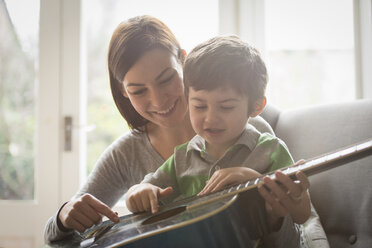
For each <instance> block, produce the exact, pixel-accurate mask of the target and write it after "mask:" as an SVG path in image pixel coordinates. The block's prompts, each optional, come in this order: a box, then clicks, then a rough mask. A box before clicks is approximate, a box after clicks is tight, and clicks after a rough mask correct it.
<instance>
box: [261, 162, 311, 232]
mask: <svg viewBox="0 0 372 248" xmlns="http://www.w3.org/2000/svg"><path fill="white" fill-rule="evenodd" d="M298 164H299V163H296V165H298ZM275 177H276V181H277V182H276V181H275V180H272V179H271V178H270V177H269V176H266V177H264V184H263V185H260V186H259V187H258V191H259V192H260V194H261V196H262V197H263V198H264V199H265V201H266V206H267V210H268V213H269V219H270V221H271V224H272V226H277V225H278V222H280V220H281V217H284V216H286V215H287V214H290V215H291V216H292V219H293V221H294V222H295V223H297V224H303V223H304V222H305V221H306V220H307V219H308V218H309V216H310V208H311V206H310V196H309V193H308V191H307V190H308V189H309V186H310V182H309V180H308V179H307V177H306V175H305V174H304V173H303V172H302V171H299V172H297V173H296V177H297V179H298V181H293V180H292V179H291V178H290V177H289V176H287V175H285V174H284V173H282V172H281V171H277V172H275ZM278 182H280V184H279V183H278Z"/></svg>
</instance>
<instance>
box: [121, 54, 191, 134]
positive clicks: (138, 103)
mask: <svg viewBox="0 0 372 248" xmlns="http://www.w3.org/2000/svg"><path fill="white" fill-rule="evenodd" d="M182 79H183V77H182V65H181V64H180V63H179V62H178V61H177V59H176V57H175V56H174V55H173V54H172V53H170V52H169V51H167V50H165V49H160V48H159V49H153V50H150V51H148V52H146V53H145V54H144V55H143V56H142V57H141V58H140V59H139V60H138V61H137V62H136V63H135V64H134V65H133V66H132V67H131V68H130V69H129V71H128V72H127V74H126V75H125V77H124V81H123V86H124V87H123V89H124V90H123V95H124V97H127V98H129V100H130V101H131V103H132V105H133V107H134V108H135V109H136V111H137V112H138V113H139V114H140V115H141V116H142V117H144V118H145V119H147V120H149V121H150V122H152V123H154V124H155V125H159V126H165V127H174V126H176V125H177V124H179V123H180V122H182V121H184V119H185V116H186V114H187V103H186V99H185V96H184V86H183V81H182Z"/></svg>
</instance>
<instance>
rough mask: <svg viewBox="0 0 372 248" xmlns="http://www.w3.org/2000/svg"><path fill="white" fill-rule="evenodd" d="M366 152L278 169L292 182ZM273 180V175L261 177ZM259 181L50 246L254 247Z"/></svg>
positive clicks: (262, 214)
mask: <svg viewBox="0 0 372 248" xmlns="http://www.w3.org/2000/svg"><path fill="white" fill-rule="evenodd" d="M371 154H372V139H371V140H368V141H365V142H362V143H359V144H356V145H352V146H349V147H346V148H342V149H340V150H338V151H334V152H331V153H328V154H325V155H322V156H319V157H316V158H313V159H311V160H308V161H307V162H305V163H303V164H301V165H298V166H289V167H286V168H283V169H281V170H282V171H283V173H285V174H287V175H289V176H290V177H291V178H293V179H294V178H295V173H296V172H297V171H299V170H301V171H303V172H304V173H305V174H306V175H307V176H311V175H313V174H316V173H319V172H321V171H325V170H329V169H331V168H334V167H337V166H340V165H343V164H347V163H349V162H351V161H354V160H357V159H360V158H363V157H366V156H369V155H371ZM266 175H268V176H270V177H272V178H274V179H275V176H274V173H268V174H266ZM262 183H263V177H260V178H257V179H256V180H253V181H248V182H246V183H243V184H239V185H235V186H232V187H229V188H227V189H224V190H221V191H219V192H216V193H212V194H209V195H206V196H202V197H197V196H194V197H190V198H186V199H183V200H181V201H176V202H173V203H172V204H169V205H164V206H160V207H159V212H158V213H157V214H154V215H153V214H151V213H141V214H131V215H126V216H122V217H120V222H119V223H113V222H111V221H105V222H102V223H101V224H99V225H97V226H94V227H92V228H90V229H88V230H87V231H86V232H84V233H83V234H80V233H78V232H75V233H74V234H73V235H72V236H71V237H69V238H67V239H65V240H63V241H59V242H55V243H53V244H50V246H51V247H188V248H189V247H194V248H195V247H255V245H256V244H257V240H259V238H260V237H262V236H263V235H265V234H268V233H269V232H270V229H269V226H268V224H267V219H266V211H265V207H264V200H263V199H262V198H261V196H260V195H259V193H258V191H257V186H258V185H260V184H262Z"/></svg>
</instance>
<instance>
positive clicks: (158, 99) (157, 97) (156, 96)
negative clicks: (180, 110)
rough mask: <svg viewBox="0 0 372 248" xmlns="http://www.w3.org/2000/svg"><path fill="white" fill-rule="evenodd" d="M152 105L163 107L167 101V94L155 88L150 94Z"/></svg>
mask: <svg viewBox="0 0 372 248" xmlns="http://www.w3.org/2000/svg"><path fill="white" fill-rule="evenodd" d="M150 100H151V105H153V106H154V107H163V106H164V103H165V101H166V97H165V94H163V93H162V92H161V91H160V90H153V91H152V92H151V94H150Z"/></svg>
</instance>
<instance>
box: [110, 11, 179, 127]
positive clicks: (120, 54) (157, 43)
mask: <svg viewBox="0 0 372 248" xmlns="http://www.w3.org/2000/svg"><path fill="white" fill-rule="evenodd" d="M155 48H163V49H166V50H168V51H169V52H171V53H172V54H174V55H175V56H176V57H177V59H178V60H179V62H180V63H181V64H183V61H184V56H185V55H184V53H183V51H182V49H181V47H180V44H179V42H178V41H177V39H176V37H175V36H174V35H173V33H172V32H171V30H170V29H169V28H168V27H167V26H166V25H165V24H164V23H163V22H161V21H160V20H158V19H156V18H154V17H152V16H148V15H144V16H137V17H134V18H130V19H128V20H126V21H124V22H122V23H120V24H119V26H118V27H117V28H116V29H115V31H114V33H113V34H112V37H111V41H110V45H109V50H108V71H109V76H110V86H111V93H112V96H113V98H114V101H115V104H116V106H117V108H118V109H119V111H120V114H121V115H122V116H123V117H124V119H125V120H126V121H127V123H128V125H129V127H130V128H131V129H134V130H136V131H140V132H141V131H144V126H145V124H147V123H148V120H147V119H145V118H143V117H142V116H141V115H140V114H139V113H138V112H137V111H136V110H135V109H134V107H133V105H132V103H131V102H130V100H129V99H128V98H126V97H124V96H123V90H124V89H123V80H124V77H125V75H126V73H127V72H128V71H129V69H130V68H131V67H132V66H133V65H134V64H135V63H136V62H137V61H138V59H139V58H141V57H142V56H143V55H144V54H145V53H146V52H148V51H150V50H152V49H155Z"/></svg>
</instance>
